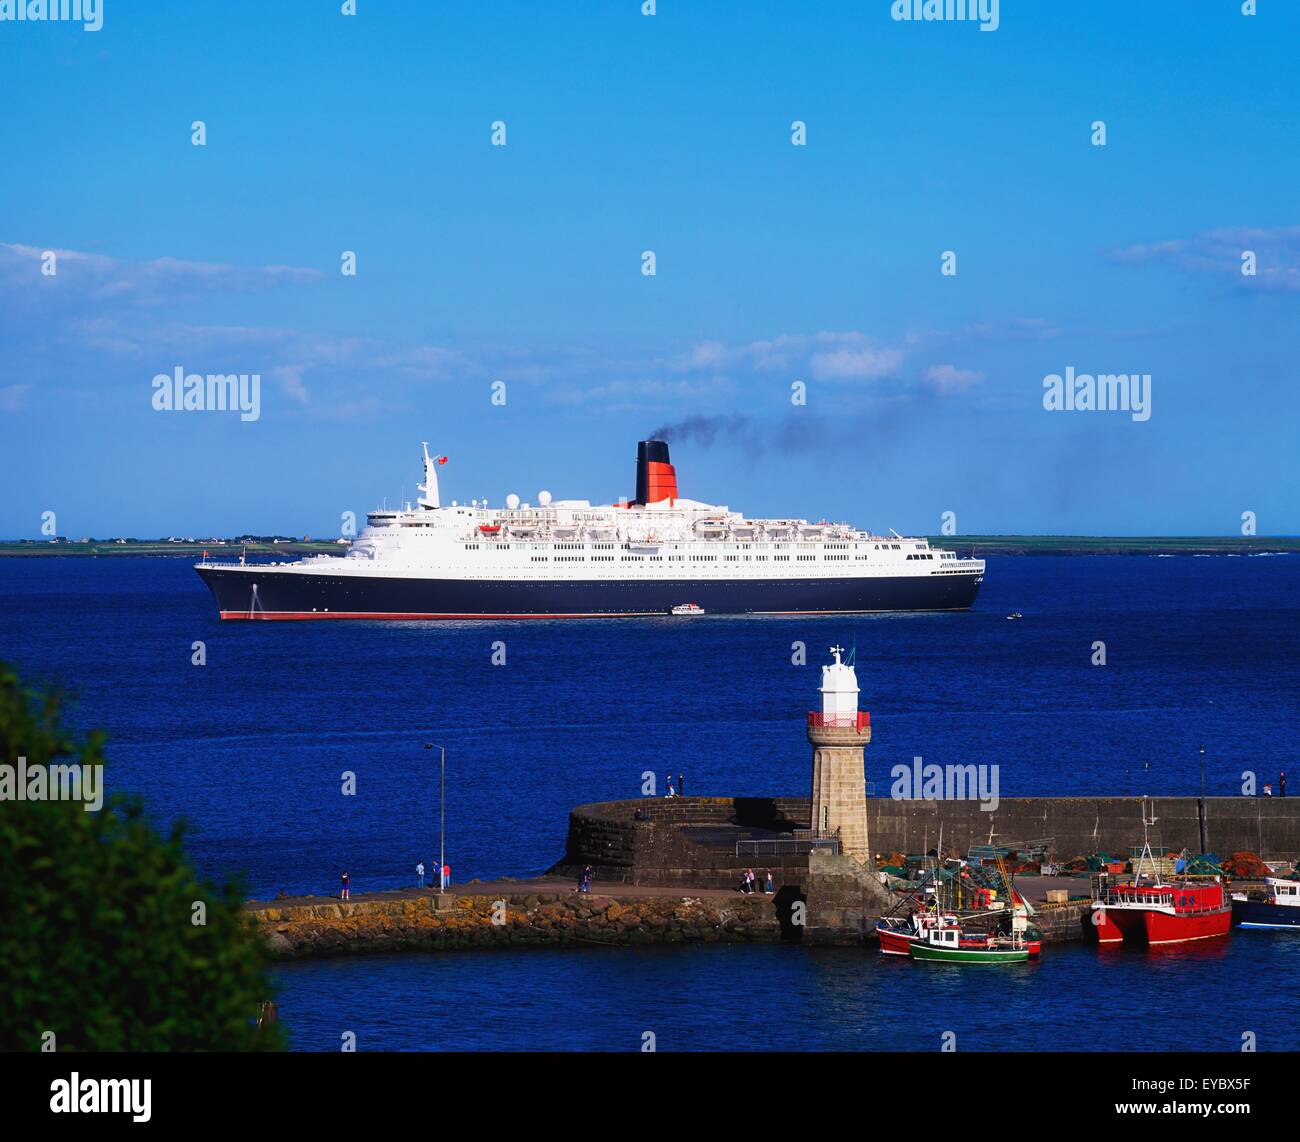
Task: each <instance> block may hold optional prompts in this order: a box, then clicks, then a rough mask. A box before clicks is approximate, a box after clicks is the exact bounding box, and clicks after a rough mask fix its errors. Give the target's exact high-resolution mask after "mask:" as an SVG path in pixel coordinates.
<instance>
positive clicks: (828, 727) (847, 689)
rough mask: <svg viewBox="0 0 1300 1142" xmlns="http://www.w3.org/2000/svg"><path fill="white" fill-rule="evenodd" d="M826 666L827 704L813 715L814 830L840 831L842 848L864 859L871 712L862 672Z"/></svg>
mask: <svg viewBox="0 0 1300 1142" xmlns="http://www.w3.org/2000/svg"><path fill="white" fill-rule="evenodd" d="M843 652H844V648H843V647H842V646H832V647H831V654H833V655H834V656H835V661H834V662H833V663H831V665H829V666H823V667H822V685H821V696H822V708H821V710H820V711H817V710H814V711H812V712H811V713H809V715H808V740H809V741H810V742H811V743H812V747H813V780H812V822H811V824H812V829H813V833H814V835H819V834H820V835H826V834H833V833H837V832H838V834H839V838H840V852H842V853H843V854H844V855H846V856H851V857H852V858H853V859H854V860H856V861H858V862H859V863H860V864H866V863H868V862H869V861H870V858H871V850H870V848H869V847H868V845H867V783H866V762H865V760H864V759H863V748H864V747H865V746H866V745H867V743H868V742H869V741H871V715H870V714H868V713H866V712H865V711H860V710H859V709H858V677H857V675H856V674H855V673H854V671H853V667H852V666H849V665H848V664H847V663H844V662H842V661H840V655H841V654H843Z"/></svg>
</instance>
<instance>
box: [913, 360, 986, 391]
mask: <svg viewBox="0 0 1300 1142" xmlns="http://www.w3.org/2000/svg"><path fill="white" fill-rule="evenodd" d="M925 379H926V380H927V381H929V382H930V383H931V384H933V385H934V386H935V387H936V388H939V389H941V390H943V391H944V392H953V391H960V390H962V389H966V388H969V387H970V386H971V385H973V384H975V382H976V381H982V380H983V379H984V374H983V373H981V372H979V371H978V370H976V369H959V368H957V366H956V365H931V366H930V367H929V368H928V369H926V371H925Z"/></svg>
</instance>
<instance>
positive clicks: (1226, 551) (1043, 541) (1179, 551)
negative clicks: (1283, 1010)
mask: <svg viewBox="0 0 1300 1142" xmlns="http://www.w3.org/2000/svg"><path fill="white" fill-rule="evenodd" d="M929 540H930V542H931V543H932V544H933V545H934V546H935V547H941V548H944V549H945V550H949V551H956V552H959V553H960V554H962V555H969V554H971V552H972V551H973V552H974V553H975V554H976V555H1262V554H1265V553H1281V552H1288V553H1289V552H1300V536H1251V537H1246V536H1218V535H1199V536H1197V535H1192V536H1104V535H932V536H930V537H929ZM345 550H346V548H345V547H344V545H343V544H340V543H336V542H333V541H330V542H319V541H316V542H312V541H307V542H304V541H301V540H285V541H283V542H279V543H271V542H267V541H257V542H250V543H172V542H170V541H168V540H165V539H132V540H127V541H125V542H119V541H117V540H105V541H102V542H100V541H96V542H94V543H89V542H88V543H70V542H65V541H62V540H61V541H58V542H51V541H49V540H0V556H17V557H21V556H36V555H46V556H60V555H82V556H85V555H94V556H98V555H104V556H110V557H111V556H115V555H158V556H168V555H170V556H173V557H175V558H184V559H197V558H200V557H201V556H202V555H203V553H204V552H207V554H208V556H209V557H210V558H214V559H230V558H238V557H239V556H240V555H241V554H248V555H255V556H266V555H319V554H326V555H341V554H342V553H343V552H344V551H345Z"/></svg>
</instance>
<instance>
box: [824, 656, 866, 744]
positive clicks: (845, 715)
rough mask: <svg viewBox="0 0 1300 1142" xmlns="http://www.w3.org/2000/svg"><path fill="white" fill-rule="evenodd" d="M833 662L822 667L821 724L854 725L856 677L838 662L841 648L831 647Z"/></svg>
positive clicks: (856, 718)
mask: <svg viewBox="0 0 1300 1142" xmlns="http://www.w3.org/2000/svg"><path fill="white" fill-rule="evenodd" d="M830 649H831V654H833V655H834V656H835V661H834V662H832V663H831V664H830V665H829V666H823V667H822V685H821V695H822V724H823V725H827V726H834V725H849V726H851V725H856V724H857V720H858V676H857V675H856V674H855V673H854V671H853V667H852V666H849V665H848V664H847V663H845V662H843V661H841V660H840V655H841V654H843V653H844V648H843V647H842V646H832V647H831V648H830Z"/></svg>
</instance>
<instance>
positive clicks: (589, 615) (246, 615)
mask: <svg viewBox="0 0 1300 1142" xmlns="http://www.w3.org/2000/svg"><path fill="white" fill-rule="evenodd" d="M666 614H667V612H665V611H611V612H602V611H587V612H579V613H574V614H501V615H486V614H481V613H479V612H475V613H474V614H449V615H444V614H424V613H420V612H412V611H394V612H388V611H222V612H221V617H222V618H223V619H227V620H240V619H242V620H245V621H249V620H253V621H258V622H263V621H275V620H280V619H286V620H295V619H622V618H646V617H654V616H666Z"/></svg>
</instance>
